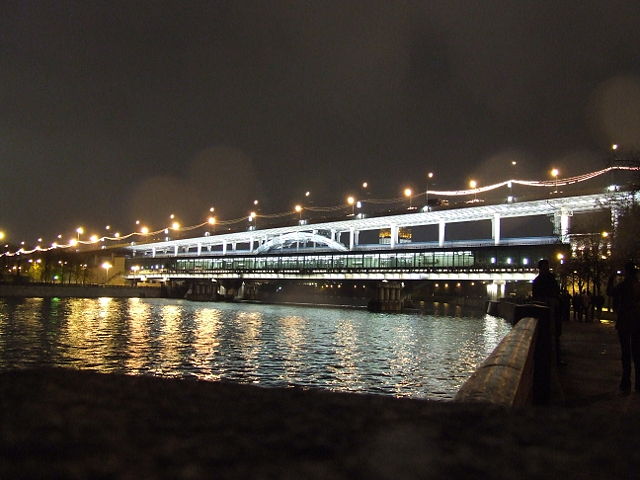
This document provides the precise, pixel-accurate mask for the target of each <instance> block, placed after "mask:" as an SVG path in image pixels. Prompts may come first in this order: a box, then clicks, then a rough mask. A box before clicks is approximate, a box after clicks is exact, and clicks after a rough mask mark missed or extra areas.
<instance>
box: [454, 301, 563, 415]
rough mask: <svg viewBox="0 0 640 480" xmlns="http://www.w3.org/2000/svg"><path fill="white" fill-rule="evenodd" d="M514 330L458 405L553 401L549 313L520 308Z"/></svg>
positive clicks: (473, 379) (464, 391) (465, 387)
mask: <svg viewBox="0 0 640 480" xmlns="http://www.w3.org/2000/svg"><path fill="white" fill-rule="evenodd" d="M514 314H515V317H514V318H513V321H514V322H515V326H514V327H513V330H512V331H511V332H509V334H508V335H507V336H506V337H505V338H504V339H503V340H502V342H500V344H499V345H498V346H497V347H496V349H495V350H494V351H493V352H492V353H491V355H489V357H488V358H487V359H486V360H485V361H484V362H483V363H482V364H481V365H480V366H479V367H478V368H477V369H476V371H475V372H474V373H473V374H472V375H471V377H470V378H469V380H467V381H466V382H465V383H464V385H463V386H462V388H461V389H460V390H459V391H458V393H457V395H456V397H455V401H457V402H481V403H491V404H495V405H502V406H505V407H521V406H524V405H529V404H545V403H548V402H549V400H550V398H549V397H550V383H551V382H550V379H551V367H552V364H553V363H554V362H552V358H554V355H555V352H554V351H553V345H554V342H553V341H552V330H551V325H550V322H549V309H548V308H546V307H541V306H537V305H518V306H516V308H515V311H514Z"/></svg>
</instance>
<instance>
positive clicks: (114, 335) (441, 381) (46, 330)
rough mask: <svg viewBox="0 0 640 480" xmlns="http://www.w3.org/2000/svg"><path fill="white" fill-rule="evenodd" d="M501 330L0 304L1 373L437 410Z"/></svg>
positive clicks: (384, 320)
mask: <svg viewBox="0 0 640 480" xmlns="http://www.w3.org/2000/svg"><path fill="white" fill-rule="evenodd" d="M445 313H446V312H445ZM509 329H510V326H509V325H508V324H507V323H506V322H504V321H503V320H501V319H497V318H494V317H490V316H476V317H474V316H464V315H462V314H460V313H459V312H456V311H453V312H452V313H451V314H438V315H424V314H422V315H420V314H383V313H369V312H367V311H362V310H353V309H324V308H314V307H297V306H296V307H293V306H279V305H257V304H244V303H201V302H188V301H181V300H166V299H139V298H130V299H115V298H99V299H85V298H66V299H58V298H53V299H42V298H27V299H18V300H16V299H0V370H8V369H15V368H35V367H68V368H77V369H92V370H96V371H99V372H117V373H125V374H131V375H156V376H165V377H192V378H197V379H204V380H228V381H234V382H242V383H253V384H257V385H261V386H293V385H295V386H302V387H310V388H323V389H330V390H337V391H345V392H366V393H376V394H384V395H393V396H405V397H414V398H430V399H442V400H446V399H450V398H452V397H453V396H454V395H455V392H456V391H457V390H458V389H459V387H460V386H461V385H462V383H464V381H465V380H466V379H467V378H468V377H469V375H470V374H471V373H472V372H473V370H474V369H475V367H476V366H477V365H478V364H479V363H480V362H482V360H483V359H484V358H486V356H487V355H488V354H489V353H490V352H491V351H492V350H493V349H494V348H495V346H496V345H497V344H498V343H499V342H500V340H501V339H502V338H503V337H504V336H505V335H506V334H507V332H508V331H509Z"/></svg>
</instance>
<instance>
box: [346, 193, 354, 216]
mask: <svg viewBox="0 0 640 480" xmlns="http://www.w3.org/2000/svg"><path fill="white" fill-rule="evenodd" d="M347 204H349V205H351V215H355V214H356V199H355V198H354V197H352V196H349V197H347Z"/></svg>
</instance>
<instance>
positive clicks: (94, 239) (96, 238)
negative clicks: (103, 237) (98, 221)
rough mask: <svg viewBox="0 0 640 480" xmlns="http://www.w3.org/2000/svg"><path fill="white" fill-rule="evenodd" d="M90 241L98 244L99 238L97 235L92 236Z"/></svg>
mask: <svg viewBox="0 0 640 480" xmlns="http://www.w3.org/2000/svg"><path fill="white" fill-rule="evenodd" d="M89 240H90V241H92V242H94V243H95V242H97V241H98V236H97V235H91V236H90V237H89Z"/></svg>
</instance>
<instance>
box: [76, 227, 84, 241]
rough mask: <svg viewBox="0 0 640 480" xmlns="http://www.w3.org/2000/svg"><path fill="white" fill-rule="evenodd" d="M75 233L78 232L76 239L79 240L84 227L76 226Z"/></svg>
mask: <svg viewBox="0 0 640 480" xmlns="http://www.w3.org/2000/svg"><path fill="white" fill-rule="evenodd" d="M76 233H77V234H78V241H80V235H82V234H83V233H84V228H82V227H78V228H76Z"/></svg>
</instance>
